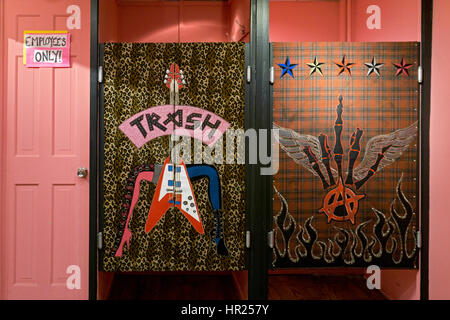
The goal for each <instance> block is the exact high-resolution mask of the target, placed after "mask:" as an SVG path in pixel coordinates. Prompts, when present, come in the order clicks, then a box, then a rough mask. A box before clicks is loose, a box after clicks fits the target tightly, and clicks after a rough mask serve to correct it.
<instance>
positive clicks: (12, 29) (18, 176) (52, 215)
mask: <svg viewBox="0 0 450 320" xmlns="http://www.w3.org/2000/svg"><path fill="white" fill-rule="evenodd" d="M89 3H90V1H88V0H58V1H52V0H33V1H30V0H4V8H3V9H4V10H3V15H4V16H3V17H1V18H0V21H1V20H3V21H4V32H5V33H4V37H3V39H4V43H2V44H1V45H0V47H2V48H5V49H4V50H5V51H4V52H5V54H6V57H5V58H6V59H5V62H3V61H2V63H5V65H4V67H5V69H4V70H5V72H6V76H5V80H6V81H5V84H4V86H5V88H4V92H5V94H6V98H5V99H4V100H3V101H5V103H6V105H5V106H4V110H5V113H4V119H3V120H4V123H2V126H5V127H4V128H5V131H4V132H6V137H4V138H3V139H4V140H3V141H4V150H5V154H4V155H2V156H3V160H4V161H2V162H3V163H4V165H5V167H4V168H3V169H4V171H3V172H2V174H1V175H0V177H1V182H2V183H3V187H4V188H3V190H4V191H5V192H4V197H3V199H4V202H3V205H4V208H2V215H3V226H2V228H1V229H0V231H1V232H2V233H3V234H2V238H3V239H4V241H3V242H2V243H1V251H2V255H1V263H2V268H1V270H2V280H3V281H2V282H1V283H2V286H3V288H2V292H3V293H4V296H3V297H2V298H6V299H87V297H88V263H89V261H88V244H89V237H88V230H89V207H88V204H89V184H88V179H84V178H78V177H77V169H78V168H79V167H89V41H90V24H89V21H90V17H89ZM71 5H76V6H78V8H79V9H80V10H79V13H80V19H81V20H80V23H79V25H77V23H76V22H77V21H76V17H72V18H73V19H75V20H73V19H72V18H71V19H70V21H69V22H71V23H70V24H69V26H71V27H74V28H76V29H69V30H68V24H67V20H68V17H70V16H72V15H73V14H74V13H75V15H76V12H77V11H78V10H77V8H76V7H75V11H70V10H68V7H69V6H71ZM72 8H73V7H72ZM68 11H69V12H70V13H67V12H68ZM78 27H80V29H77V28H78ZM24 30H68V31H69V32H70V33H71V37H72V41H71V47H72V49H71V67H70V68H40V69H37V68H26V67H25V66H24V65H23V62H22V55H23V47H22V45H23V32H24ZM69 266H74V267H71V268H69ZM78 267H79V269H78ZM68 268H69V274H67V273H66V271H67V270H68ZM78 270H79V271H80V272H79V273H78V272H77V271H78ZM70 275H72V277H71V278H70V280H72V281H69V282H70V283H71V284H72V286H69V287H72V288H73V289H69V288H68V286H67V285H66V283H67V279H68V277H69V276H70ZM77 275H79V276H80V278H79V279H80V282H79V284H80V286H79V289H78V288H77V287H78V285H77V284H78V283H77V280H76V277H77Z"/></svg>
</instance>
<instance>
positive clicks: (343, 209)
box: [319, 179, 365, 224]
mask: <svg viewBox="0 0 450 320" xmlns="http://www.w3.org/2000/svg"><path fill="white" fill-rule="evenodd" d="M364 197H365V195H363V194H356V193H355V192H354V191H353V190H352V189H350V188H348V187H345V186H344V185H343V184H342V180H341V179H339V184H338V185H337V186H336V187H335V188H333V189H331V190H330V191H329V192H328V193H327V195H326V196H325V198H324V199H323V207H322V209H320V210H319V212H321V213H325V214H326V215H327V217H328V223H330V221H331V220H336V221H347V220H350V221H351V223H352V224H355V215H356V213H357V212H358V201H359V200H361V199H362V198H364Z"/></svg>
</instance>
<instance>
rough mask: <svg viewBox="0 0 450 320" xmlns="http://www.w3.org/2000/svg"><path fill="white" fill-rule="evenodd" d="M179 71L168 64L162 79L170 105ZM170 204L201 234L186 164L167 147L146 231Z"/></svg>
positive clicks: (180, 84) (180, 78)
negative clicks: (168, 151)
mask: <svg viewBox="0 0 450 320" xmlns="http://www.w3.org/2000/svg"><path fill="white" fill-rule="evenodd" d="M182 73H183V72H182V71H181V70H180V68H179V66H178V65H177V64H176V63H172V65H171V66H170V70H167V73H166V79H165V80H164V83H165V84H166V86H167V87H168V88H169V89H170V104H171V105H173V106H176V105H178V104H179V94H178V92H179V89H181V88H183V85H184V80H183V75H182ZM174 111H175V110H174ZM170 207H176V208H178V209H179V210H180V211H181V212H182V213H183V215H184V216H185V217H186V218H187V219H188V221H189V222H190V223H191V224H192V226H193V227H194V229H195V230H196V231H197V232H198V233H200V234H203V233H204V230H203V224H202V221H201V219H200V215H199V212H198V208H197V201H196V200H195V196H194V192H193V189H192V184H191V181H190V179H189V175H188V173H187V168H186V165H185V164H184V162H183V160H181V159H180V160H179V161H178V159H176V156H175V152H174V149H172V150H170V155H169V157H168V158H167V159H166V160H165V161H164V165H163V168H162V171H161V175H160V176H159V180H158V184H157V186H156V190H155V195H154V197H153V200H152V204H151V206H150V211H149V213H148V217H147V222H146V224H145V232H146V233H149V232H150V231H151V230H152V229H153V227H154V226H155V225H156V224H157V223H158V221H159V220H160V219H161V217H162V216H163V215H164V214H165V213H166V212H167V210H169V208H170Z"/></svg>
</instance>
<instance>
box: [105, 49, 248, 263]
mask: <svg viewBox="0 0 450 320" xmlns="http://www.w3.org/2000/svg"><path fill="white" fill-rule="evenodd" d="M244 55H245V45H244V44H242V43H182V44H173V43H170V44H161V43H156V44H155V43H152V44H138V43H107V44H105V48H104V137H105V138H104V170H103V174H102V178H103V184H104V186H103V190H102V192H103V199H104V201H103V208H102V209H103V213H102V217H101V219H103V220H102V225H103V230H101V231H102V232H103V239H104V244H103V249H102V251H101V258H100V261H101V263H100V269H101V270H103V271H207V270H208V271H225V270H242V269H244V268H245V250H244V227H245V202H244V201H245V167H244V165H240V164H226V165H225V164H216V165H215V167H216V168H217V171H218V173H219V177H220V180H221V185H222V203H223V222H224V235H225V242H226V245H227V247H228V250H229V253H230V255H229V256H228V257H222V256H219V255H218V254H217V253H216V248H215V246H214V244H212V241H211V239H210V235H209V233H210V230H212V228H213V214H212V212H213V211H212V207H211V205H210V202H209V200H208V181H207V179H200V180H198V181H195V182H193V183H192V185H193V189H194V193H195V196H196V199H197V204H198V209H199V212H200V216H201V219H202V223H203V226H204V229H205V233H204V234H203V235H200V234H198V233H197V232H196V231H195V230H194V228H193V227H192V226H191V224H190V223H189V222H188V221H187V219H186V218H185V217H184V216H183V215H182V214H181V212H179V211H178V209H176V208H171V209H170V210H168V211H167V213H166V214H165V215H164V216H163V217H162V218H161V220H160V221H159V222H158V224H157V225H156V226H155V228H154V229H153V230H152V231H151V232H150V233H148V234H146V233H145V231H144V228H145V222H146V220H147V214H148V211H149V209H150V205H151V201H152V198H153V194H154V191H155V187H156V186H155V185H154V184H152V183H151V182H148V181H142V182H141V185H140V196H139V200H138V202H137V204H136V206H135V209H134V212H133V213H132V216H131V220H130V223H129V229H130V230H131V232H132V234H133V236H132V238H131V241H130V247H129V248H127V247H125V248H124V251H123V255H122V256H121V257H114V254H115V252H114V246H115V243H116V239H117V238H118V237H120V234H119V233H120V230H123V226H121V223H122V224H123V219H122V211H123V210H122V206H123V200H124V196H125V193H126V182H127V178H128V177H129V175H130V172H132V171H133V169H134V168H136V167H137V166H140V165H143V164H147V165H151V164H162V163H163V162H164V160H165V159H166V158H167V156H168V155H169V154H168V146H169V137H168V136H166V137H160V138H156V139H153V140H151V141H150V142H148V143H147V144H145V145H144V146H143V147H142V148H140V149H137V148H136V147H135V146H134V145H133V143H132V142H131V141H130V140H129V139H128V138H127V137H126V136H125V135H124V134H123V133H122V131H120V130H119V128H118V127H119V125H120V124H121V123H122V122H123V121H125V120H126V119H128V118H129V117H131V116H132V115H134V114H136V113H138V112H140V111H142V110H145V109H147V108H150V107H152V106H158V105H165V104H169V90H168V89H167V87H166V86H165V85H164V83H163V80H164V75H165V71H166V69H167V68H168V67H169V66H170V64H171V63H174V62H175V63H177V64H178V65H179V66H180V68H181V69H182V70H183V72H184V75H185V80H186V86H185V87H184V88H182V89H181V90H180V92H179V97H180V101H179V103H180V105H191V106H196V107H200V108H203V109H206V110H208V111H211V112H213V113H215V114H217V115H218V116H220V117H222V118H224V119H225V120H226V121H228V122H229V123H230V124H231V128H232V129H243V128H244V105H245V102H244V99H245V93H244V92H245V90H244ZM224 145H225V143H224ZM213 148H214V147H213ZM207 149H209V147H207V146H206V145H203V146H202V150H201V152H203V153H205V152H206V151H209V150H207ZM192 150H193V151H192V153H191V154H192V159H191V160H193V159H194V152H195V150H194V148H192ZM197 152H198V150H197ZM214 152H215V151H213V152H212V155H213V156H214V154H215V153H214ZM206 153H208V152H206ZM224 153H225V152H224ZM209 160H211V159H209ZM130 214H131V213H130Z"/></svg>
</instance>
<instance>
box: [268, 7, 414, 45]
mask: <svg viewBox="0 0 450 320" xmlns="http://www.w3.org/2000/svg"><path fill="white" fill-rule="evenodd" d="M369 5H378V6H379V7H380V9H381V12H382V14H381V19H382V24H381V29H380V30H369V29H368V28H367V26H366V20H367V18H368V16H369V15H368V14H367V13H366V10H367V7H368V6H369ZM420 19H421V17H420V0H395V1H393V0H334V1H328V0H324V1H296V0H290V1H289V0H288V1H286V0H285V1H281V0H270V41H273V42H275V41H278V42H295V41H418V39H420Z"/></svg>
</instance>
